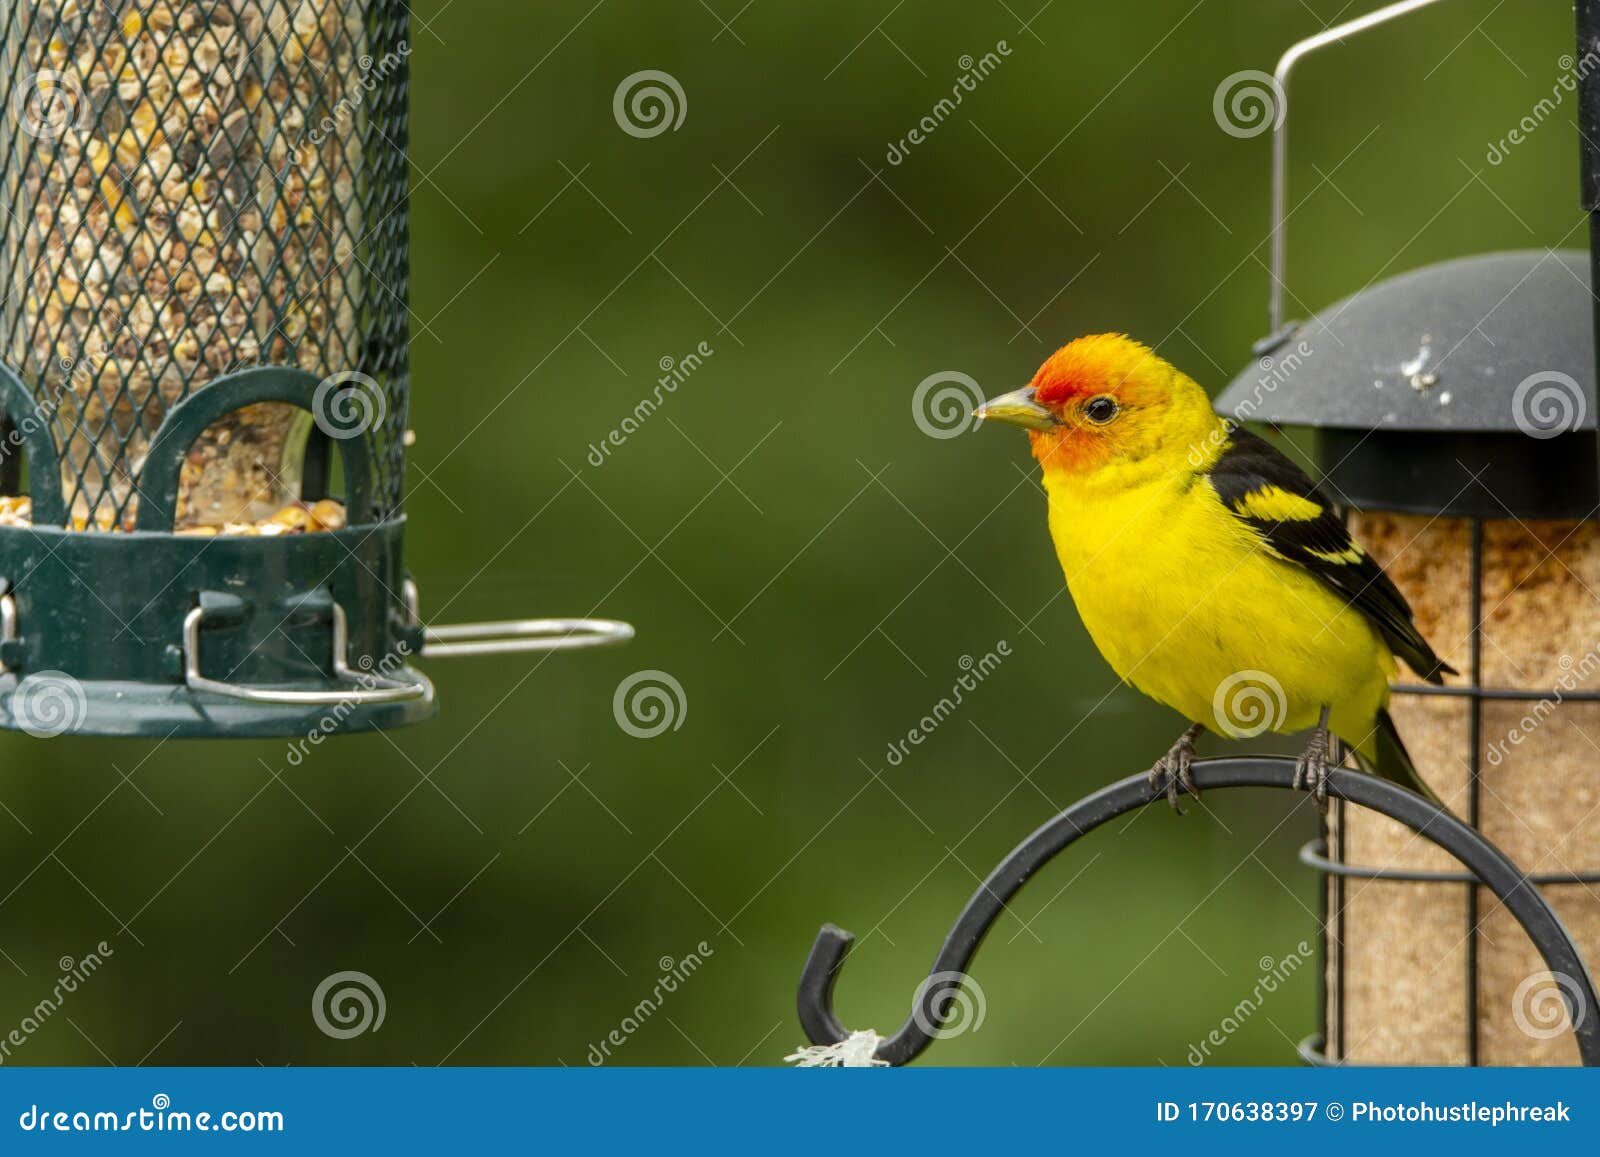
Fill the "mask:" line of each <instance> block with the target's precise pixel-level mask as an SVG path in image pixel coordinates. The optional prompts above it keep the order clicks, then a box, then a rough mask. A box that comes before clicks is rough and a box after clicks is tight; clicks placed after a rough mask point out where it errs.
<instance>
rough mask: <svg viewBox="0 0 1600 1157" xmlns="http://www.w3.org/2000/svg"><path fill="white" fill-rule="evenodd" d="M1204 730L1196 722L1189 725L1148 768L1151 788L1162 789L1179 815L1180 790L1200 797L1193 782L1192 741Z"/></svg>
mask: <svg viewBox="0 0 1600 1157" xmlns="http://www.w3.org/2000/svg"><path fill="white" fill-rule="evenodd" d="M1204 730H1205V728H1204V727H1202V726H1201V725H1200V724H1198V723H1196V724H1195V725H1194V726H1192V727H1190V728H1189V729H1188V730H1187V731H1185V732H1184V733H1183V734H1182V735H1180V736H1178V741H1177V742H1176V743H1174V744H1173V745H1172V747H1171V748H1170V749H1169V750H1168V751H1167V753H1166V754H1165V755H1163V756H1162V757H1161V758H1160V759H1158V760H1156V762H1155V766H1154V767H1152V768H1151V769H1150V786H1151V788H1152V789H1153V790H1155V791H1157V792H1163V791H1164V792H1165V793H1166V796H1167V802H1168V803H1169V804H1171V805H1172V810H1173V811H1175V812H1177V813H1178V814H1179V815H1180V816H1181V815H1182V814H1183V809H1182V808H1181V807H1179V806H1178V793H1179V792H1180V791H1187V792H1188V793H1189V794H1190V795H1192V796H1194V798H1195V799H1199V798H1200V788H1199V787H1198V786H1197V785H1196V784H1195V782H1194V771H1193V766H1194V741H1195V740H1196V739H1199V738H1200V733H1201V732H1202V731H1204Z"/></svg>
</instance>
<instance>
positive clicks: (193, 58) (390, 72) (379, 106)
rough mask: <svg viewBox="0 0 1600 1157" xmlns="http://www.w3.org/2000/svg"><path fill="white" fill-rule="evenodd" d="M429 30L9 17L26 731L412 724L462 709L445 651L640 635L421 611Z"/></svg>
mask: <svg viewBox="0 0 1600 1157" xmlns="http://www.w3.org/2000/svg"><path fill="white" fill-rule="evenodd" d="M408 21H409V14H408V9H407V6H406V4H405V3H404V2H403V0H206V2H201V0H110V2H104V0H101V2H96V3H90V2H89V0H9V2H8V3H7V4H6V5H5V9H4V11H3V12H0V216H3V220H0V298H3V305H0V411H3V420H0V495H3V496H4V497H3V498H0V726H6V727H16V728H23V729H27V730H35V729H36V727H35V726H34V724H35V723H36V720H35V718H34V717H35V716H36V715H37V714H38V712H39V711H40V710H41V706H42V705H44V700H46V699H53V700H54V705H53V706H49V705H44V709H46V710H49V711H52V712H56V713H59V712H60V710H61V709H62V703H63V701H66V704H67V706H66V710H67V711H68V712H69V713H70V715H71V719H70V724H71V726H70V730H72V731H74V732H76V733H79V734H99V735H160V736H174V735H175V736H222V735H292V734H299V733H303V732H305V731H307V730H308V729H312V728H320V729H322V730H324V731H327V730H329V720H330V719H331V720H332V727H333V728H334V729H337V730H340V731H356V730H362V729H367V728H387V727H393V726H398V725H401V724H406V723H412V722H416V721H418V720H421V719H424V718H427V717H428V716H430V715H432V714H433V712H434V710H435V703H434V693H433V687H432V685H431V683H430V682H429V681H428V679H427V678H426V676H424V675H423V674H422V673H421V672H420V671H418V670H417V669H416V668H415V667H414V666H413V665H412V663H413V661H414V660H415V659H416V658H418V657H420V656H423V655H427V654H436V655H450V654H474V653H484V652H492V651H505V650H532V649H556V648H566V647H575V646H583V645H596V644H598V643H604V642H611V641H619V640H621V639H624V638H626V637H628V636H629V635H631V630H630V629H629V628H628V627H626V625H624V624H618V623H609V622H602V621H591V620H524V621H518V622H513V623H488V624H477V625H457V626H453V627H441V628H436V629H433V630H429V629H427V628H425V627H424V626H423V625H422V623H421V622H420V620H419V617H418V614H417V600H416V588H415V586H414V584H413V583H412V582H411V580H410V577H409V575H408V573H407V570H406V567H405V560H404V541H405V519H404V515H403V513H402V500H403V495H404V466H405V457H406V447H407V445H408V444H409V442H410V438H411V434H410V430H409V427H408V423H407V402H408V392H409V384H410V383H409V324H408V304H407V303H408V289H409V276H410V268H409V255H408V207H407V179H408V165H407V104H406V102H407V77H408V57H409V54H410V48H409V44H408V41H407V35H408ZM339 476H342V490H343V493H342V496H341V497H338V498H336V497H335V496H334V494H333V493H331V488H332V487H333V486H334V484H335V479H336V478H337V477H339ZM58 730H59V728H55V729H52V733H54V731H58Z"/></svg>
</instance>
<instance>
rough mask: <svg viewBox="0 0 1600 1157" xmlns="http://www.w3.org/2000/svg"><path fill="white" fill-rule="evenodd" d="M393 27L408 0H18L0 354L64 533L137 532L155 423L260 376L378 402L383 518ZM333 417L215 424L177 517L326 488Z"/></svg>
mask: <svg viewBox="0 0 1600 1157" xmlns="http://www.w3.org/2000/svg"><path fill="white" fill-rule="evenodd" d="M407 24H408V13H407V10H406V7H405V4H404V2H403V0H6V3H5V6H4V10H3V11H0V198H3V200H0V214H3V220H0V294H3V298H4V300H3V304H0V359H3V360H5V361H6V362H7V363H8V364H9V365H10V366H11V367H12V369H13V370H15V371H16V373H17V374H18V376H19V377H20V378H21V380H22V381H23V382H24V383H25V384H26V385H27V387H28V388H29V389H30V390H31V391H32V394H33V398H34V401H35V403H36V409H37V412H36V414H35V415H33V416H32V417H33V420H36V421H38V422H41V423H43V424H45V425H46V426H47V428H48V429H49V431H50V433H51V437H52V440H53V441H54V443H55V445H56V448H57V450H58V454H59V459H60V469H61V474H62V478H61V484H62V492H63V497H64V499H65V500H66V503H67V507H68V509H69V511H70V514H71V519H70V522H71V525H72V526H74V527H76V528H78V529H91V530H93V529H99V530H120V529H129V528H131V527H132V525H133V520H134V517H135V514H136V512H137V503H138V498H139V485H140V473H141V468H142V466H143V463H144V457H145V454H146V451H147V449H148V447H149V445H150V442H151V439H152V437H153V435H154V433H155V431H156V429H157V428H158V427H159V426H160V424H161V422H162V420H163V417H164V416H165V414H166V413H167V411H168V410H169V409H170V408H171V407H172V406H173V405H175V404H176V403H178V402H179V401H181V400H183V399H184V398H186V397H188V396H190V395H191V394H193V393H194V392H195V391H196V390H199V389H200V388H202V387H203V386H205V385H207V384H208V383H209V382H212V381H215V380H217V379H218V378H220V377H223V376H225V375H229V374H231V373H233V372H235V371H239V370H242V369H247V368H250V367H255V366H263V365H266V366H284V367H292V368H297V369H300V370H304V371H308V372H310V373H311V374H314V375H316V376H318V377H320V378H323V379H324V380H327V381H337V382H339V383H340V384H344V383H346V382H348V381H350V380H352V379H355V380H359V381H361V382H362V383H363V385H364V387H365V388H367V389H370V390H371V393H370V395H368V401H367V402H366V403H365V404H366V413H365V414H364V416H362V417H361V419H360V420H361V426H362V429H361V432H362V433H363V434H364V435H365V436H366V437H368V438H370V439H371V442H372V449H373V454H372V458H371V460H372V462H373V473H374V477H373V479H372V488H371V494H372V496H373V497H372V505H373V507H374V509H371V510H362V511H356V510H352V511H350V512H349V517H350V520H351V521H352V522H358V523H359V522H364V521H368V520H384V519H387V518H388V517H390V516H392V515H394V514H396V513H397V512H398V508H399V505H400V500H401V484H402V469H403V456H404V446H403V439H402V434H403V432H404V430H405V428H406V395H407V387H408V381H407V364H408V345H409V327H408V323H407V291H408V285H407V260H406V246H407V200H406V180H407V173H406V143H407V141H406V136H407V125H406V95H405V90H406V70H407V57H408V55H409V47H408V45H407V41H406V39H405V38H406V35H407ZM321 396H322V392H321V391H319V398H320V397H321ZM349 400H350V399H349V398H348V396H347V397H346V398H345V401H346V403H348V402H349ZM328 418H329V421H327V422H325V421H324V415H323V414H322V413H320V412H319V413H317V414H316V415H315V422H313V416H312V415H310V414H307V413H306V412H305V411H303V410H299V409H296V408H294V407H292V406H289V405H287V404H285V403H281V402H263V403H258V404H254V405H247V406H245V407H243V408H241V409H239V410H236V411H234V412H232V413H230V414H228V415H226V416H225V417H223V418H222V419H220V420H218V421H217V422H215V423H214V424H213V425H212V426H211V427H210V428H209V429H208V430H207V431H206V432H205V434H203V435H202V436H201V437H200V438H199V439H197V440H196V441H195V443H194V444H193V445H192V446H191V448H190V450H189V453H188V457H187V459H186V460H185V463H184V466H183V469H182V475H181V487H180V491H179V496H178V507H177V519H176V523H177V526H178V527H180V528H184V527H195V526H216V527H225V526H228V525H229V524H236V523H239V522H248V521H249V520H251V519H255V518H260V517H263V516H264V515H266V514H270V513H271V512H272V511H273V510H274V509H277V508H279V507H281V506H282V505H283V504H284V503H286V502H292V501H294V500H296V499H299V498H301V497H307V498H312V497H319V496H320V489H321V487H322V486H323V485H324V478H323V474H324V467H323V463H325V461H326V459H327V457H328V455H327V454H326V452H325V450H326V445H327V443H326V438H327V436H328V435H329V434H330V433H331V434H332V436H334V437H339V436H342V434H343V433H348V429H345V430H343V431H342V432H341V430H340V428H339V426H340V422H341V421H344V422H345V423H346V424H348V422H349V421H351V420H352V419H351V415H349V414H333V415H329V416H328ZM12 421H13V422H14V421H16V416H15V415H13V416H12ZM330 423H331V427H330ZM308 445H309V452H308ZM13 478H14V471H13Z"/></svg>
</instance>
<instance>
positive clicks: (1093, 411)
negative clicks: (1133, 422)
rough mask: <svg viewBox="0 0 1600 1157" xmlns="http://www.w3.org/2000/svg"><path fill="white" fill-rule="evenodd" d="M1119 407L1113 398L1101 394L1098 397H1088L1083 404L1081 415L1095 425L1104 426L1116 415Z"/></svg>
mask: <svg viewBox="0 0 1600 1157" xmlns="http://www.w3.org/2000/svg"><path fill="white" fill-rule="evenodd" d="M1119 409H1121V407H1120V406H1118V405H1117V400H1116V399H1115V398H1113V397H1109V396H1107V395H1105V394H1101V395H1100V396H1099V397H1098V398H1090V399H1089V400H1088V402H1086V403H1085V404H1084V407H1083V416H1084V417H1085V418H1088V419H1089V421H1091V422H1093V423H1094V424H1095V425H1097V426H1104V425H1105V424H1106V423H1107V422H1109V421H1111V419H1112V418H1115V417H1116V416H1117V411H1118V410H1119Z"/></svg>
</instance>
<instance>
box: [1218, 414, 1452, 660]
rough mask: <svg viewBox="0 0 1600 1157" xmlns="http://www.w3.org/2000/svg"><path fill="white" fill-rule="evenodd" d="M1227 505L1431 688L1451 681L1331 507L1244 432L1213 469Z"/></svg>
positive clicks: (1296, 471)
mask: <svg viewBox="0 0 1600 1157" xmlns="http://www.w3.org/2000/svg"><path fill="white" fill-rule="evenodd" d="M1210 477H1211V483H1212V486H1213V487H1214V488H1215V489H1216V492H1217V494H1218V496H1219V497H1220V498H1221V499H1222V504H1223V505H1224V506H1226V507H1227V508H1228V510H1229V511H1230V512H1231V513H1232V514H1234V515H1235V516H1236V517H1237V518H1239V520H1240V521H1242V522H1244V523H1245V524H1246V525H1247V526H1249V527H1250V528H1251V529H1252V530H1254V531H1255V532H1256V533H1257V534H1258V535H1260V536H1261V540H1262V542H1264V543H1265V544H1266V545H1267V546H1268V547H1270V548H1271V549H1272V550H1273V551H1274V552H1275V553H1277V554H1278V555H1280V556H1281V557H1283V558H1284V559H1285V560H1287V561H1289V562H1292V563H1295V564H1297V565H1299V566H1302V567H1304V568H1305V569H1306V570H1308V571H1310V572H1311V573H1312V574H1314V575H1316V576H1317V578H1318V579H1320V580H1321V581H1322V582H1323V584H1324V585H1325V586H1327V587H1328V588H1329V589H1330V590H1332V591H1333V592H1334V593H1335V594H1337V595H1338V596H1339V597H1340V598H1342V599H1344V600H1345V602H1346V604H1348V605H1349V606H1352V607H1354V608H1355V609H1356V610H1358V611H1360V612H1361V613H1362V614H1364V615H1366V616H1367V618H1368V619H1369V620H1370V621H1371V622H1372V625H1373V626H1374V627H1376V628H1377V630H1378V633H1379V634H1380V635H1381V636H1382V637H1383V641H1384V642H1385V643H1387V644H1388V645H1389V649H1390V650H1391V651H1393V652H1394V653H1395V654H1396V655H1398V656H1400V658H1402V659H1404V660H1405V661H1406V664H1407V665H1408V666H1409V667H1410V668H1411V669H1412V670H1413V671H1415V672H1416V673H1417V674H1418V675H1420V676H1421V677H1422V678H1424V679H1426V680H1427V681H1428V682H1429V683H1440V682H1443V676H1444V675H1447V674H1448V675H1454V674H1455V673H1456V671H1455V669H1454V668H1453V667H1450V666H1449V665H1447V664H1446V663H1445V662H1444V661H1443V660H1442V659H1440V658H1439V656H1438V655H1436V654H1434V651H1433V648H1432V647H1430V646H1429V645H1428V641H1427V640H1426V639H1424V638H1423V637H1422V635H1421V633H1420V632H1418V630H1417V626H1416V623H1415V622H1414V621H1413V620H1412V615H1411V606H1410V604H1408V603H1407V602H1406V599H1405V596H1404V595H1402V594H1401V593H1400V591H1399V589H1398V588H1397V587H1396V586H1395V585H1394V583H1393V582H1392V581H1391V580H1390V578H1389V576H1388V575H1386V574H1384V573H1383V568H1382V567H1380V566H1379V565H1378V564H1377V563H1376V562H1374V561H1373V560H1372V557H1371V556H1370V555H1368V554H1367V552H1366V551H1365V550H1363V549H1362V547H1361V544H1360V543H1358V542H1356V540H1355V539H1353V538H1351V537H1350V532H1349V531H1348V530H1346V529H1345V525H1344V522H1343V521H1342V520H1341V519H1340V518H1339V516H1338V515H1337V514H1335V513H1334V510H1333V505H1332V504H1331V503H1330V502H1329V501H1328V500H1327V499H1326V498H1324V497H1323V496H1322V494H1321V493H1319V492H1318V490H1317V486H1316V483H1314V482H1312V481H1311V479H1310V478H1308V477H1306V473H1305V471H1303V470H1301V469H1300V467H1298V466H1296V465H1295V464H1294V463H1293V462H1291V461H1290V460H1289V459H1288V458H1286V457H1285V456H1284V455H1283V454H1282V452H1280V451H1279V450H1277V449H1276V448H1275V447H1274V446H1272V444H1271V443H1269V442H1267V441H1265V440H1264V439H1262V438H1259V437H1257V436H1256V435H1254V434H1252V433H1250V431H1248V430H1245V429H1243V428H1241V427H1235V428H1233V429H1232V430H1231V431H1230V437H1229V441H1228V444H1227V446H1226V447H1224V449H1223V451H1222V453H1221V455H1220V456H1219V457H1218V459H1217V461H1216V463H1215V464H1214V465H1213V466H1212V467H1211V470H1210Z"/></svg>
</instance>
